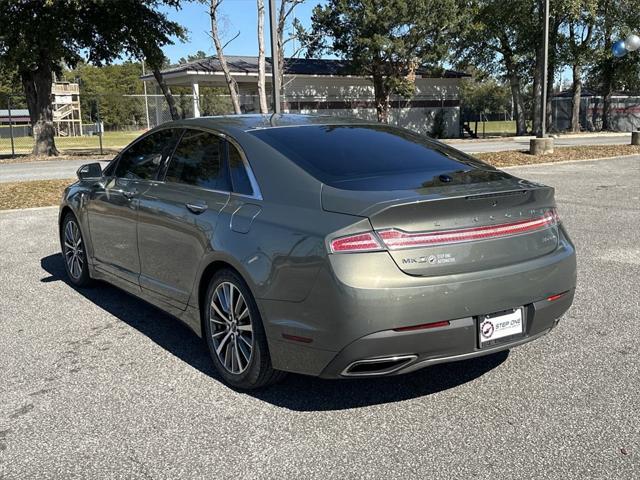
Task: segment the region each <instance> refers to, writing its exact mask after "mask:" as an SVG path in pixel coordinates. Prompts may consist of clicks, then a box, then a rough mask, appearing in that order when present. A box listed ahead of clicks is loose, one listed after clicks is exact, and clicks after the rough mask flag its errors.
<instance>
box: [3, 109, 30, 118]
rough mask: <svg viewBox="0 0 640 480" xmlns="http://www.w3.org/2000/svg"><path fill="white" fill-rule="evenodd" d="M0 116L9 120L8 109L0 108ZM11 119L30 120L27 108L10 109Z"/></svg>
mask: <svg viewBox="0 0 640 480" xmlns="http://www.w3.org/2000/svg"><path fill="white" fill-rule="evenodd" d="M0 118H2V119H3V120H7V121H8V120H9V110H0ZM11 119H12V120H13V121H21V120H25V119H26V120H30V117H29V110H27V109H26V108H17V109H15V110H14V109H11Z"/></svg>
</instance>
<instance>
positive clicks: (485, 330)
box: [478, 308, 524, 347]
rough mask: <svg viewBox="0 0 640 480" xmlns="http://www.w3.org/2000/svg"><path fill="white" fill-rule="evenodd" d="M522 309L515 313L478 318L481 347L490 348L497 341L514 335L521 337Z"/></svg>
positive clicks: (516, 310)
mask: <svg viewBox="0 0 640 480" xmlns="http://www.w3.org/2000/svg"><path fill="white" fill-rule="evenodd" d="M522 317H523V315H522V308H517V309H515V310H514V311H513V312H508V313H501V314H497V315H482V316H480V317H478V335H479V338H480V346H481V347H483V346H488V345H491V344H493V343H495V341H496V340H499V339H501V338H505V337H511V336H513V335H521V334H522V332H523V331H524V329H523V319H522Z"/></svg>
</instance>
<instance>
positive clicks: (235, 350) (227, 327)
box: [203, 270, 284, 390]
mask: <svg viewBox="0 0 640 480" xmlns="http://www.w3.org/2000/svg"><path fill="white" fill-rule="evenodd" d="M204 307H205V308H203V315H204V316H205V318H204V320H205V321H204V324H205V325H204V327H205V328H204V330H205V332H204V333H205V338H206V342H207V346H208V347H209V353H210V354H211V358H212V359H213V363H214V365H215V367H216V370H217V371H218V372H219V373H220V375H221V376H222V377H223V378H224V380H225V381H226V382H227V383H228V384H229V385H231V386H233V387H235V388H240V389H247V390H249V389H255V388H260V387H264V386H266V385H269V384H271V383H274V382H276V381H278V380H279V379H280V378H281V377H282V376H283V375H284V373H283V372H280V371H278V370H274V369H273V367H272V366H271V358H270V356H269V348H268V345H267V338H266V335H265V332H264V327H263V325H262V320H261V318H260V312H259V311H258V307H257V305H256V303H255V300H254V298H253V295H251V292H250V291H249V288H248V287H247V285H246V283H245V282H244V280H242V278H241V277H240V276H239V275H238V274H237V273H236V272H234V271H231V270H221V271H219V272H217V273H216V274H215V275H214V276H213V278H212V279H211V283H210V284H209V289H208V291H207V299H206V303H205V305H204Z"/></svg>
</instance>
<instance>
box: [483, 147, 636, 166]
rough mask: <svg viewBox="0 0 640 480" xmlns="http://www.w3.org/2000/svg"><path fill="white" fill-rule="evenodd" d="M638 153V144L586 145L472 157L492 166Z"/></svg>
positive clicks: (588, 158)
mask: <svg viewBox="0 0 640 480" xmlns="http://www.w3.org/2000/svg"><path fill="white" fill-rule="evenodd" d="M623 155H640V146H638V145H588V146H581V147H556V149H555V151H554V152H553V153H550V154H547V155H538V156H536V155H531V154H529V153H528V152H527V151H510V152H494V153H477V154H474V157H476V158H479V159H480V160H482V161H485V162H487V163H489V164H491V165H493V166H494V167H511V166H515V165H534V164H536V163H548V162H565V161H567V160H591V159H597V158H608V157H621V156H623Z"/></svg>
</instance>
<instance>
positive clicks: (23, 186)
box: [0, 179, 75, 210]
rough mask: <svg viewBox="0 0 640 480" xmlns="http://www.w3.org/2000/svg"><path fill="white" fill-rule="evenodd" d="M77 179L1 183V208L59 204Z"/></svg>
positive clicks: (10, 208)
mask: <svg viewBox="0 0 640 480" xmlns="http://www.w3.org/2000/svg"><path fill="white" fill-rule="evenodd" d="M74 181H75V180H73V179H66V180H34V181H28V182H8V183H0V210H12V209H16V208H32V207H46V206H49V205H58V204H59V203H60V200H61V199H62V192H63V191H64V189H65V188H66V187H67V186H68V185H70V184H72V183H73V182H74Z"/></svg>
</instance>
